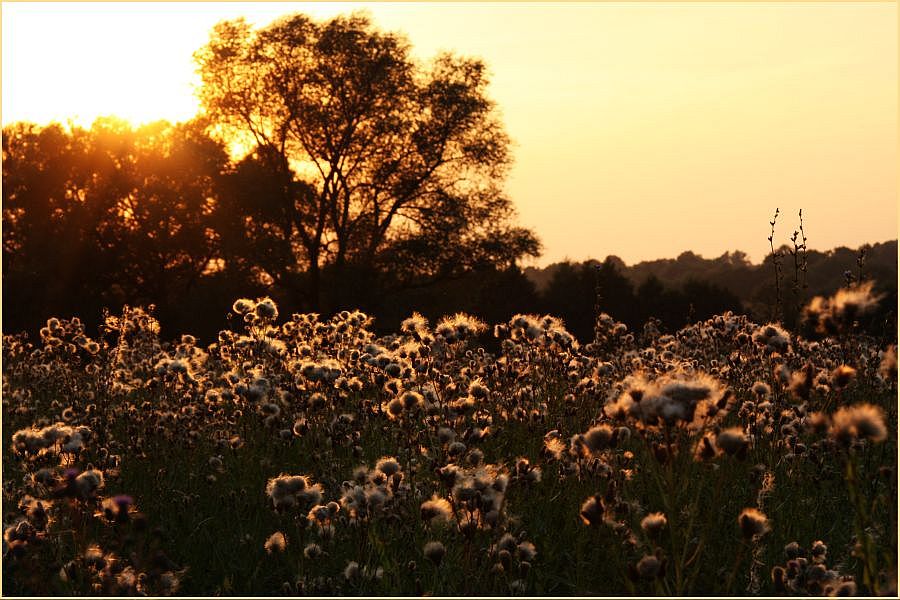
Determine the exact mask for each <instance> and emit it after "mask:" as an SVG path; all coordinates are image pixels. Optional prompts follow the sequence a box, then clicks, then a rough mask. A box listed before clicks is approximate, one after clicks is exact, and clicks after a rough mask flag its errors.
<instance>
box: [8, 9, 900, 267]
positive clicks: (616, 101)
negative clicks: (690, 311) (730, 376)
mask: <svg viewBox="0 0 900 600" xmlns="http://www.w3.org/2000/svg"><path fill="white" fill-rule="evenodd" d="M359 7H364V8H366V9H367V10H368V11H369V12H370V13H371V15H372V17H373V19H374V21H375V22H376V24H378V25H379V26H380V27H382V28H383V29H389V30H399V31H403V32H405V33H406V34H407V35H408V36H409V38H410V40H411V42H412V44H413V48H414V51H415V53H416V54H417V55H418V56H420V57H422V58H428V57H430V56H432V55H434V54H435V53H436V52H437V51H438V50H442V49H450V50H454V51H456V52H458V53H460V54H466V55H474V56H479V57H481V58H483V59H484V60H485V61H486V62H487V64H488V65H489V67H490V69H491V71H492V73H493V80H492V81H493V83H492V85H491V95H492V97H493V98H494V99H495V100H496V101H497V103H498V105H499V108H500V110H501V112H502V115H503V119H504V122H505V123H506V126H507V130H508V132H509V134H510V135H511V137H512V138H513V140H514V142H515V146H514V155H515V159H516V164H515V167H514V169H513V171H512V173H511V175H510V178H509V180H508V181H507V190H508V192H509V194H510V196H511V197H512V198H513V200H514V201H515V203H516V205H517V207H518V210H519V214H520V217H521V219H520V220H521V222H522V223H523V224H524V225H526V226H529V227H532V228H533V229H534V230H535V231H536V232H537V233H538V235H539V236H540V238H541V240H542V241H543V243H544V256H543V257H542V258H541V259H540V260H539V261H537V264H547V263H550V262H554V261H557V260H561V259H563V258H565V257H568V258H571V259H575V260H582V259H585V258H590V257H598V258H602V257H605V256H606V255H608V254H615V255H617V256H620V257H622V258H623V259H624V260H625V261H626V262H628V263H632V262H636V261H639V260H645V259H653V258H661V257H675V256H677V255H678V254H679V253H681V252H682V251H684V250H693V251H694V252H697V253H699V254H701V255H703V256H707V257H714V256H718V255H720V254H722V253H723V252H725V251H727V250H735V249H739V250H743V251H745V252H747V253H748V254H749V255H750V256H751V257H752V258H753V259H754V260H757V261H758V260H760V259H761V258H762V257H763V256H764V255H765V253H766V252H767V251H768V241H767V239H766V238H767V236H768V233H769V225H768V221H769V219H770V218H771V215H772V213H773V212H774V210H775V207H779V208H780V209H781V212H782V219H781V220H780V222H779V230H778V238H777V240H780V241H783V242H787V241H788V237H789V235H790V233H791V232H792V231H793V229H794V228H795V227H796V224H797V218H796V215H797V211H798V210H799V209H800V208H802V209H803V213H804V224H805V229H806V232H807V235H808V237H809V238H810V247H811V248H815V249H823V250H824V249H830V248H832V247H835V246H839V245H847V246H851V247H855V246H857V245H859V244H861V243H864V242H876V241H884V240H888V239H894V238H896V237H897V192H898V187H897V181H898V180H897V147H898V135H897V131H898V130H897V113H898V97H897V89H898V78H897V24H898V21H897V16H898V15H897V5H896V4H895V3H889V2H877V3H876V2H865V3H856V2H848V3H797V4H788V3H765V4H753V3H685V4H681V3H660V4H655V3H623V4H618V3H608V4H583V3H578V4H562V5H560V4H550V3H529V4H517V3H504V4H488V3H483V4H482V3H477V4H473V3H460V4H453V3H422V4H419V3H415V4H413V3H379V4H364V3H333V4H329V3H248V4H245V3H196V4H195V3H148V4H128V3H122V4H119V3H96V4H81V3H59V4H52V3H45V4H40V3H9V2H4V3H3V4H2V105H0V110H2V121H3V123H4V124H7V123H10V122H13V121H17V120H30V121H36V122H38V123H45V122H48V121H50V120H58V121H61V122H65V121H66V120H67V119H69V118H72V119H73V120H74V121H75V122H76V123H79V124H85V125H88V124H90V123H91V122H92V121H93V119H94V118H95V117H97V116H99V115H108V114H115V115H118V116H121V117H124V118H127V119H129V120H131V121H134V122H144V121H152V120H156V119H160V118H165V119H168V120H171V121H178V120H183V119H188V118H190V117H191V116H193V115H194V114H195V113H196V111H197V101H196V99H195V98H194V96H193V92H192V85H194V83H195V82H196V76H195V74H194V64H193V62H192V58H191V55H192V53H193V52H194V50H196V49H197V48H199V47H200V46H202V45H203V44H204V43H205V42H206V40H207V37H208V32H209V30H210V28H211V27H212V25H213V24H214V23H216V22H217V21H219V20H222V19H227V18H234V17H238V16H246V17H247V18H248V20H249V21H251V22H254V23H256V24H258V25H265V24H268V23H269V22H270V21H271V20H273V19H274V18H276V17H278V16H280V15H282V14H285V13H291V12H306V13H309V14H312V15H314V16H318V17H322V18H326V17H329V16H331V15H334V14H338V13H342V12H350V11H352V10H354V9H356V8H359Z"/></svg>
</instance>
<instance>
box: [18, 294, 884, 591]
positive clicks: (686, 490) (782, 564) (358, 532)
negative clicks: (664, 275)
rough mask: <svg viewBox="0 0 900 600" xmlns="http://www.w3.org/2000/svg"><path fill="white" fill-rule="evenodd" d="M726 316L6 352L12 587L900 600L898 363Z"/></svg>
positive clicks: (275, 325) (835, 327)
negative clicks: (581, 328) (631, 324)
mask: <svg viewBox="0 0 900 600" xmlns="http://www.w3.org/2000/svg"><path fill="white" fill-rule="evenodd" d="M876 309H877V298H875V297H874V296H873V295H872V289H871V285H870V284H864V285H862V286H855V287H853V288H848V289H844V290H841V291H840V292H839V293H838V294H837V295H836V296H834V297H832V298H828V299H824V298H817V299H816V300H814V301H813V302H812V303H811V304H810V305H809V306H808V307H807V309H806V310H805V312H804V321H805V322H806V323H807V324H808V325H809V327H810V329H809V331H810V333H809V335H810V336H811V337H810V338H805V337H800V336H795V335H792V334H790V333H788V332H787V331H785V330H784V329H782V328H781V327H780V326H778V325H777V324H768V325H757V324H754V323H752V322H750V321H748V320H747V319H746V317H741V316H735V315H733V314H730V313H726V314H723V315H720V316H716V317H713V318H712V319H709V320H705V321H702V322H698V323H695V324H693V325H690V326H688V327H685V328H683V329H681V330H679V331H678V332H677V333H675V334H674V335H663V334H661V333H660V332H659V331H658V329H657V328H656V326H655V324H654V322H650V323H648V325H647V326H646V327H644V328H643V329H642V330H639V331H631V330H629V328H628V327H627V326H625V325H624V324H622V323H619V322H616V321H615V320H614V319H612V318H611V317H609V316H608V315H606V314H600V315H599V316H598V318H597V319H596V336H595V339H594V340H593V341H592V342H591V343H589V344H587V345H580V344H579V343H578V342H577V341H576V340H575V338H574V337H573V336H572V335H571V334H570V333H569V332H567V331H566V329H565V328H564V326H563V324H562V323H561V322H560V321H559V320H557V319H555V318H553V317H535V316H527V315H518V316H515V317H514V318H512V319H511V320H510V321H509V322H507V323H503V324H500V325H498V326H496V327H495V328H494V330H493V331H492V332H491V333H492V334H493V336H495V338H496V340H497V343H498V345H499V350H498V351H497V352H496V353H489V352H486V351H484V350H483V349H482V348H480V347H478V344H477V343H476V340H477V338H478V336H479V335H480V334H482V333H484V330H485V325H484V324H483V323H482V322H480V321H479V320H477V319H475V318H473V317H469V316H465V315H456V316H454V317H448V318H444V319H442V320H440V321H438V322H437V323H435V324H433V325H431V324H429V322H428V321H427V320H426V319H425V318H424V317H421V316H419V315H415V314H414V315H413V316H412V317H410V318H408V319H407V320H404V322H403V323H402V325H401V327H400V329H399V331H397V332H395V333H393V334H391V335H388V336H385V337H377V336H376V335H374V334H373V333H372V331H371V328H370V326H371V320H370V319H369V318H368V317H367V316H366V315H364V314H362V313H360V312H343V313H340V314H338V315H336V316H335V317H333V318H331V319H319V318H317V317H316V316H315V315H302V314H295V315H292V316H290V317H287V318H283V317H281V316H280V315H279V310H278V308H277V306H276V304H275V303H274V302H272V301H271V300H269V299H266V298H264V299H259V300H238V301H237V302H235V303H234V306H233V313H234V314H235V316H236V317H237V319H238V323H242V324H240V325H236V326H235V329H234V330H223V331H221V332H220V333H219V335H218V340H217V341H216V342H215V343H213V344H211V345H201V344H198V342H197V341H196V339H195V338H194V337H192V336H191V335H182V336H181V337H180V338H179V339H177V340H176V341H174V342H163V341H161V339H160V332H159V324H158V322H157V321H156V320H155V319H153V318H152V317H151V316H150V315H149V314H147V313H146V312H145V311H143V310H140V309H129V310H126V311H125V312H124V313H123V314H121V315H117V316H108V317H107V319H106V321H105V323H104V325H103V328H102V332H101V334H100V335H99V336H97V337H96V338H91V337H88V336H86V335H85V333H84V329H83V325H82V324H81V323H80V322H79V321H77V320H60V319H50V320H49V321H48V322H47V324H46V325H45V327H44V328H42V329H41V332H40V337H39V339H36V340H35V341H34V342H28V341H26V339H25V338H24V337H23V336H7V337H5V338H4V341H3V439H4V440H6V441H5V442H4V450H3V473H4V481H3V484H4V486H3V490H4V492H3V493H4V542H3V575H4V577H3V592H4V594H13V595H17V594H28V595H45V594H78V595H80V594H104V595H106V594H126V595H135V594H151V595H162V594H172V593H179V594H186V595H208V594H252V595H279V594H285V595H294V594H316V595H333V594H363V595H370V594H390V595H397V594H400V595H419V594H423V593H431V594H447V595H465V594H475V593H477V594H480V595H485V594H487V595H496V594H499V595H506V594H553V595H562V594H568V595H570V594H577V595H587V594H606V595H613V594H614V595H622V594H639V595H648V594H667V595H687V594H705V595H732V594H740V595H746V594H763V595H772V594H790V595H793V594H812V595H850V594H866V595H872V594H886V595H894V596H895V595H896V593H897V472H896V467H897V445H896V440H897V432H896V427H895V424H896V422H897V405H896V392H897V387H896V386H897V367H896V346H895V345H890V346H888V345H885V344H883V343H881V342H879V341H878V340H876V339H875V338H873V337H871V336H868V335H866V334H864V333H862V332H860V331H859V329H858V323H859V322H860V320H861V319H864V318H865V317H866V316H867V315H869V314H871V312H872V311H874V310H876Z"/></svg>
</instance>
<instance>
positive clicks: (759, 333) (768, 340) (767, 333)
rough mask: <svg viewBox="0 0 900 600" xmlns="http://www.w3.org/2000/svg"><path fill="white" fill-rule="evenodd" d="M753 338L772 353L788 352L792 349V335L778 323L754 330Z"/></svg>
mask: <svg viewBox="0 0 900 600" xmlns="http://www.w3.org/2000/svg"><path fill="white" fill-rule="evenodd" d="M752 338H753V341H754V342H756V343H757V344H759V345H761V346H763V347H764V349H765V350H766V351H767V352H768V353H770V354H771V353H773V352H778V353H780V354H786V353H787V352H789V351H790V349H791V336H790V335H789V334H788V332H787V331H785V330H784V329H782V328H781V326H780V325H778V324H776V323H769V324H767V325H763V326H761V327H760V328H759V329H757V330H756V331H754V332H753V336H752Z"/></svg>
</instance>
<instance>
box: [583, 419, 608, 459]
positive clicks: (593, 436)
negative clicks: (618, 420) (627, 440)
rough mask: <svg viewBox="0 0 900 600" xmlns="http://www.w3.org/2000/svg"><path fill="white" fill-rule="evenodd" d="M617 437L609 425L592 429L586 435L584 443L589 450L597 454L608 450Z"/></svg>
mask: <svg viewBox="0 0 900 600" xmlns="http://www.w3.org/2000/svg"><path fill="white" fill-rule="evenodd" d="M614 436H615V432H614V431H613V429H612V427H610V426H609V425H606V424H603V425H597V426H596V427H592V428H591V429H589V430H588V431H587V433H585V434H584V443H585V444H586V445H587V447H588V449H589V450H590V451H591V452H593V453H597V452H600V451H601V450H605V449H606V448H608V447H609V446H610V445H611V443H612V441H613V439H614Z"/></svg>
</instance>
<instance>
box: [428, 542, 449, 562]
mask: <svg viewBox="0 0 900 600" xmlns="http://www.w3.org/2000/svg"><path fill="white" fill-rule="evenodd" d="M422 552H423V554H425V558H427V559H428V560H430V561H431V562H433V563H434V564H435V565H440V564H441V561H442V560H444V555H445V554H446V553H447V549H446V548H445V547H444V545H443V544H442V543H440V542H428V543H427V544H425V547H424V548H423V549H422Z"/></svg>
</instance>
